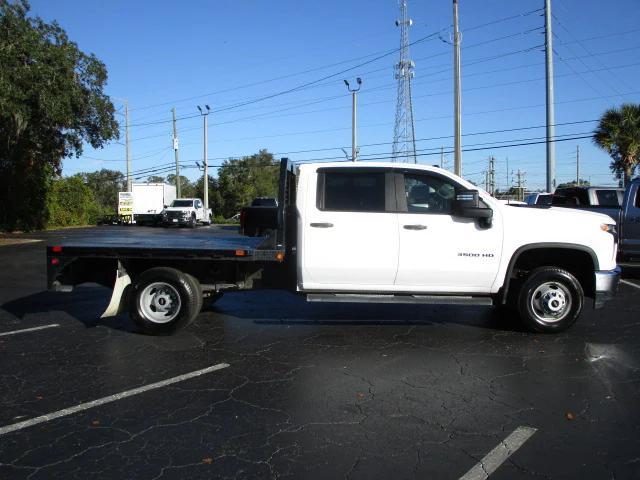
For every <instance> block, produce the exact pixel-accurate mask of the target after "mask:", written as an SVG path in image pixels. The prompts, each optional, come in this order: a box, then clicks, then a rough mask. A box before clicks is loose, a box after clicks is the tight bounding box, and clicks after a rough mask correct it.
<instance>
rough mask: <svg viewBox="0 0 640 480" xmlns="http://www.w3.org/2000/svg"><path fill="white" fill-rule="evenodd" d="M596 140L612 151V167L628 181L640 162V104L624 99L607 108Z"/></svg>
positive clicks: (595, 135) (600, 145)
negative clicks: (625, 101)
mask: <svg viewBox="0 0 640 480" xmlns="http://www.w3.org/2000/svg"><path fill="white" fill-rule="evenodd" d="M593 142H594V143H595V144H596V145H597V146H598V147H600V148H601V149H603V150H604V151H605V152H607V153H608V154H609V156H610V157H611V158H612V162H611V165H610V168H611V171H612V172H613V173H615V175H616V177H617V178H624V184H625V185H627V184H628V183H629V181H630V180H631V177H632V176H633V174H634V171H635V169H636V167H637V166H638V163H640V104H633V103H624V104H622V105H621V106H620V108H611V109H609V110H607V111H606V112H604V114H603V115H602V117H601V118H600V121H599V122H598V127H597V128H596V130H595V132H594V133H593Z"/></svg>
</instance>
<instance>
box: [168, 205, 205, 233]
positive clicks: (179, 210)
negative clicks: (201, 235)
mask: <svg viewBox="0 0 640 480" xmlns="http://www.w3.org/2000/svg"><path fill="white" fill-rule="evenodd" d="M162 223H163V225H165V226H168V225H179V226H182V225H185V226H188V227H191V228H195V227H196V225H197V224H198V223H203V224H205V225H209V224H210V223H211V209H209V208H204V204H203V203H202V200H200V199H199V198H180V199H176V200H174V201H173V202H171V205H169V206H168V207H166V208H165V209H164V210H163V211H162Z"/></svg>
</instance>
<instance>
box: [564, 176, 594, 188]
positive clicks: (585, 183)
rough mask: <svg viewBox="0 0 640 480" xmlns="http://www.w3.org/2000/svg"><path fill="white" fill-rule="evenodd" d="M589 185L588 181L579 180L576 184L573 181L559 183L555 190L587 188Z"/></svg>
mask: <svg viewBox="0 0 640 480" xmlns="http://www.w3.org/2000/svg"><path fill="white" fill-rule="evenodd" d="M590 185H591V183H589V180H583V179H582V178H581V179H580V180H578V182H577V183H576V182H575V180H574V181H573V182H566V183H561V184H560V185H558V186H557V187H556V188H570V187H588V186H590Z"/></svg>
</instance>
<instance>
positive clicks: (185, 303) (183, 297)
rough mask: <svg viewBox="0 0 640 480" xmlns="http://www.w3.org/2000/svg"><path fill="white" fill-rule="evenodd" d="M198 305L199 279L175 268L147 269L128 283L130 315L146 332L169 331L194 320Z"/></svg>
mask: <svg viewBox="0 0 640 480" xmlns="http://www.w3.org/2000/svg"><path fill="white" fill-rule="evenodd" d="M201 309H202V290H201V287H200V284H199V282H198V281H197V280H196V279H195V278H194V277H193V276H191V275H189V274H187V273H183V272H181V271H180V270H177V269H175V268H168V267H156V268H151V269H149V270H146V271H145V272H143V273H142V274H141V275H140V276H139V277H138V278H137V279H136V280H135V281H134V283H133V285H132V286H131V293H130V295H129V316H130V317H131V320H133V322H134V323H135V324H136V325H137V327H138V328H139V329H140V330H141V331H142V332H143V333H145V334H148V335H171V334H173V333H175V332H176V331H178V330H180V329H181V328H184V327H186V326H187V325H189V324H190V323H191V322H193V320H194V319H195V318H196V316H197V315H198V314H199V313H200V310H201Z"/></svg>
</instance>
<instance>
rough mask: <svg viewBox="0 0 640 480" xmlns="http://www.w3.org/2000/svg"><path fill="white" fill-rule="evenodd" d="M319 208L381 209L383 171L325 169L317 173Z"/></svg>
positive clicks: (340, 209) (371, 210)
mask: <svg viewBox="0 0 640 480" xmlns="http://www.w3.org/2000/svg"><path fill="white" fill-rule="evenodd" d="M318 208H319V209H320V210H325V211H335V212H384V211H385V173H384V172H381V171H377V172H376V171H370V172H362V171H360V172H348V171H345V172H330V171H328V172H324V173H320V174H319V175H318Z"/></svg>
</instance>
